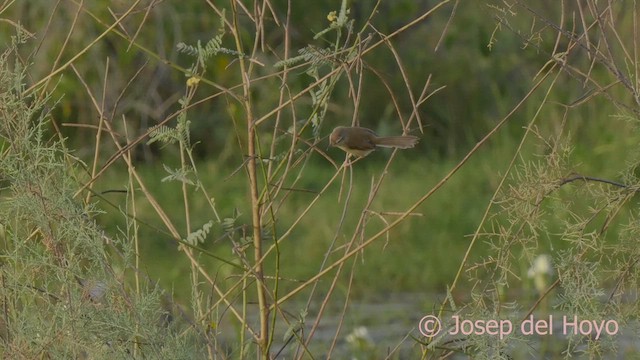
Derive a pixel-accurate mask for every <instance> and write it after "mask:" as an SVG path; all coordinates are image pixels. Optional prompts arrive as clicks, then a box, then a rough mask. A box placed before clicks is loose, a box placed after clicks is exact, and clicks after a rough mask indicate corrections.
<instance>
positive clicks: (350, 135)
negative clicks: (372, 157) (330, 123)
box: [329, 126, 420, 157]
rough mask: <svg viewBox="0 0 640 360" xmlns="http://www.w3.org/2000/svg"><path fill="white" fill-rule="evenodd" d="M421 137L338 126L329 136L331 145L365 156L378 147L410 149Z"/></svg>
mask: <svg viewBox="0 0 640 360" xmlns="http://www.w3.org/2000/svg"><path fill="white" fill-rule="evenodd" d="M419 140H420V138H418V137H417V136H413V135H401V136H378V135H377V134H376V133H375V132H374V131H373V130H371V129H367V128H363V127H346V126H338V127H337V128H335V129H333V132H332V133H331V136H330V137H329V143H330V144H331V146H335V147H338V148H340V149H342V150H344V151H345V152H347V153H348V154H350V155H354V156H357V157H365V156H367V155H369V154H370V153H371V152H372V151H373V150H375V149H376V148H377V147H388V148H398V149H409V148H412V147H414V146H415V145H416V144H417V143H418V141H419Z"/></svg>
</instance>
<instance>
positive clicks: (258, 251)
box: [231, 1, 269, 360]
mask: <svg viewBox="0 0 640 360" xmlns="http://www.w3.org/2000/svg"><path fill="white" fill-rule="evenodd" d="M231 4H232V8H233V35H234V39H235V42H236V48H237V51H238V52H239V53H240V54H242V53H243V46H242V43H241V39H240V36H241V33H240V27H239V25H238V11H237V7H236V6H237V3H236V2H235V1H232V2H231ZM238 62H239V65H240V74H241V76H242V91H243V99H242V103H243V107H244V110H245V112H246V117H247V156H248V158H249V159H248V161H247V171H248V173H249V193H250V196H251V221H252V224H253V248H254V249H253V251H254V261H255V267H254V269H253V272H254V274H255V277H256V290H257V295H258V307H259V316H260V333H259V334H258V336H257V341H258V346H259V348H260V352H261V358H262V359H265V360H267V359H269V305H268V304H267V298H266V293H265V286H264V276H263V273H264V272H263V269H264V264H263V262H262V261H261V259H262V218H261V211H260V210H261V206H260V196H259V192H258V177H257V171H256V159H257V154H256V126H255V122H254V120H253V111H252V108H251V81H250V80H249V76H250V71H249V70H248V69H247V67H246V64H245V61H244V59H243V56H242V55H239V57H238Z"/></svg>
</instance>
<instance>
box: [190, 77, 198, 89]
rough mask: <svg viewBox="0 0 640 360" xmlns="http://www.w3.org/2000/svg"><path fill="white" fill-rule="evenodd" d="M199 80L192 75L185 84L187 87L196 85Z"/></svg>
mask: <svg viewBox="0 0 640 360" xmlns="http://www.w3.org/2000/svg"><path fill="white" fill-rule="evenodd" d="M199 82H200V79H198V78H197V77H195V76H192V77H190V78H189V79H188V80H187V86H188V87H192V86H196V85H198V83H199Z"/></svg>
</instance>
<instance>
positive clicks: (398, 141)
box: [375, 135, 420, 149]
mask: <svg viewBox="0 0 640 360" xmlns="http://www.w3.org/2000/svg"><path fill="white" fill-rule="evenodd" d="M419 140H420V138H419V137H417V136H412V135H406V136H385V137H379V138H376V139H375V144H376V145H377V146H381V147H391V148H399V149H409V148H412V147H414V146H416V144H417V143H418V141H419Z"/></svg>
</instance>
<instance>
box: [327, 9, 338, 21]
mask: <svg viewBox="0 0 640 360" xmlns="http://www.w3.org/2000/svg"><path fill="white" fill-rule="evenodd" d="M336 14H337V12H336V11H332V12H330V13H329V15H327V20H329V21H331V22H334V21H336V19H338V15H336Z"/></svg>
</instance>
